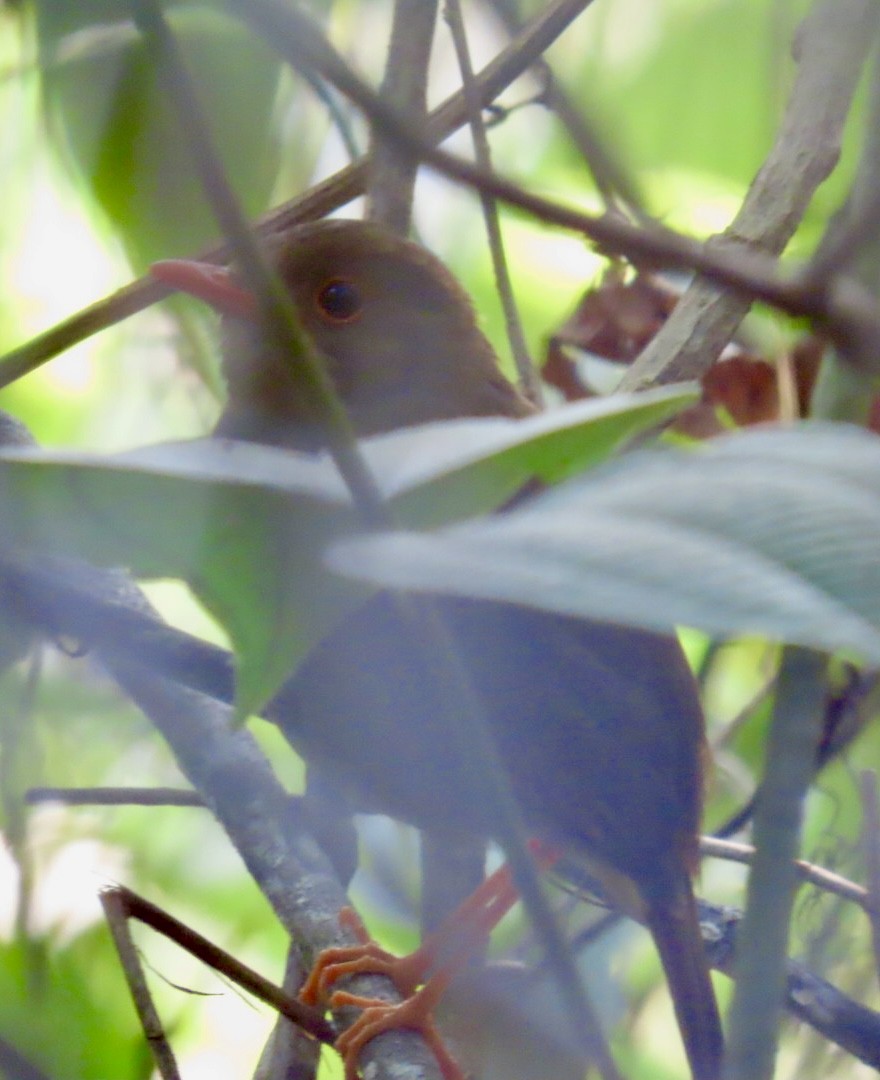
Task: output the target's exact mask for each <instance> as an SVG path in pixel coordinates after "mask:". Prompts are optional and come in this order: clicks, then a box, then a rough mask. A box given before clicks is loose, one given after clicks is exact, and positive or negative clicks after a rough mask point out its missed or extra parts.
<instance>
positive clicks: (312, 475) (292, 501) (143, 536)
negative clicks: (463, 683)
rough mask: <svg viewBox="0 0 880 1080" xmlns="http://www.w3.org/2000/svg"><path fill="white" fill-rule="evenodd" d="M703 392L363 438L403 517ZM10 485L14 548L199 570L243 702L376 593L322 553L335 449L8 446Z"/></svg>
mask: <svg viewBox="0 0 880 1080" xmlns="http://www.w3.org/2000/svg"><path fill="white" fill-rule="evenodd" d="M693 396H694V395H693V393H692V392H691V391H690V390H687V389H686V390H681V389H680V388H672V389H664V390H659V391H654V392H652V393H650V394H641V395H636V396H632V397H618V398H615V399H613V400H608V401H601V400H600V401H590V402H579V403H578V404H576V405H573V406H569V407H567V408H565V409H560V410H558V411H556V412H554V413H550V414H546V415H541V416H536V417H533V418H531V419H529V420H524V421H512V420H503V419H500V420H496V419H486V420H467V421H455V422H451V423H447V424H431V425H427V426H426V427H423V428H411V429H407V430H404V431H399V432H394V433H393V434H391V435H386V436H382V437H380V438H376V439H372V440H367V441H366V442H365V443H364V444H363V445H364V452H365V454H366V456H367V459H368V462H369V464H370V466H371V467H372V468H373V470H374V471H375V473H376V476H377V478H378V480H379V482H380V484H381V486H382V488H383V491H384V493H385V494H386V496H387V497H388V498H389V499H390V500H391V502H392V506H393V507H394V509H395V511H397V512H399V514H400V519H401V520H402V521H403V522H404V523H405V524H407V525H410V526H424V525H426V524H427V525H436V524H446V523H448V522H450V521H455V520H460V519H461V518H463V517H465V516H468V515H470V514H474V513H482V512H488V511H491V510H493V509H495V508H497V507H498V506H500V505H501V504H502V503H504V502H505V501H506V500H507V499H508V498H510V497H511V496H512V495H513V494H515V493H516V492H517V491H518V490H519V489H520V488H521V487H522V486H523V484H525V483H526V482H527V481H528V480H530V479H532V478H534V477H539V478H541V479H543V480H554V479H556V478H558V477H564V476H567V475H569V474H570V473H571V472H572V471H573V470H574V469H575V468H577V467H583V466H584V465H586V464H590V463H594V462H595V461H597V460H599V459H601V458H602V457H605V456H607V455H608V454H609V453H610V452H611V451H612V450H613V449H614V448H615V447H616V446H617V445H619V444H620V442H621V441H622V440H624V439H625V438H627V437H629V436H631V435H633V434H635V433H636V432H637V431H639V430H643V429H645V428H647V427H650V426H653V425H656V424H657V423H658V422H659V421H660V420H662V419H663V418H665V417H667V416H669V415H671V414H672V413H674V412H675V411H676V410H677V409H680V408H681V407H682V406H684V405H686V404H688V403H689V402H690V401H692V400H693ZM0 498H2V504H3V506H4V507H5V518H4V528H3V542H4V543H5V544H6V545H7V547H12V548H13V549H15V550H17V551H25V552H28V553H29V554H33V553H36V552H40V553H43V554H52V555H61V556H65V555H77V556H80V557H83V558H87V559H90V560H92V561H95V562H97V563H100V564H102V565H105V566H106V565H110V566H113V565H124V566H126V567H127V568H128V569H130V570H132V571H133V572H134V573H135V574H137V575H139V576H143V577H179V578H183V579H184V580H186V581H187V582H189V583H190V585H191V586H192V587H193V589H194V590H195V591H196V593H197V594H198V596H199V597H200V599H201V600H202V601H203V602H204V603H205V605H206V606H207V607H208V608H209V609H210V610H211V612H212V613H213V614H214V615H215V616H216V617H217V618H218V619H219V620H220V621H221V622H222V623H223V624H224V625H225V626H226V627H227V629H228V631H229V633H230V636H231V638H232V640H233V642H234V644H235V647H236V652H237V654H238V657H239V661H240V669H239V674H240V681H239V687H238V697H239V706H240V708H241V709H242V710H244V711H247V710H252V709H255V708H257V706H258V705H259V704H261V703H262V702H263V701H265V700H266V698H267V697H268V696H270V695H271V694H272V693H273V692H274V691H275V690H276V689H277V688H278V686H279V685H280V684H281V682H282V681H283V680H284V679H285V678H286V677H287V676H288V675H289V674H290V672H291V670H292V669H293V668H294V667H295V665H296V664H297V663H298V661H299V659H300V658H301V657H302V656H303V655H304V654H305V652H306V651H307V650H308V649H309V648H310V647H311V645H313V644H314V642H315V641H316V640H318V638H320V637H321V636H322V635H323V634H324V633H325V632H326V631H327V630H328V629H329V627H330V626H331V625H332V623H333V622H334V621H335V620H336V619H337V618H339V617H340V615H341V614H342V613H343V612H344V611H345V610H346V608H347V607H348V606H349V605H351V604H353V603H355V602H357V601H358V600H359V599H361V598H362V597H363V596H364V595H365V590H364V588H363V586H360V585H359V586H357V587H354V586H353V585H352V583H351V582H350V581H347V580H345V579H342V578H339V577H338V576H336V575H334V574H331V573H329V572H328V571H327V570H326V568H325V567H324V565H323V562H322V553H323V551H324V549H325V548H326V546H327V544H328V543H329V542H330V540H331V539H332V538H334V537H337V536H339V535H340V534H341V533H343V532H351V531H352V530H353V529H354V528H355V527H356V520H355V515H354V511H353V509H352V507H351V504H350V501H349V498H348V494H347V491H346V489H345V486H344V484H343V482H342V479H341V478H340V476H339V474H338V473H337V471H336V469H335V466H334V465H333V464H332V462H331V461H330V459H329V458H328V457H327V456H326V455H322V456H317V455H310V454H297V453H294V452H288V451H283V450H277V449H273V448H269V447H262V446H253V445H246V444H236V443H226V442H220V441H214V440H204V441H196V442H191V443H183V444H166V445H163V446H155V447H150V448H147V449H144V450H139V451H136V452H133V453H129V454H125V455H120V456H118V457H115V458H101V457H94V456H88V455H75V454H65V453H60V454H59V453H50V452H46V451H39V450H30V451H27V450H26V451H9V452H8V454H6V455H4V457H3V460H2V463H0Z"/></svg>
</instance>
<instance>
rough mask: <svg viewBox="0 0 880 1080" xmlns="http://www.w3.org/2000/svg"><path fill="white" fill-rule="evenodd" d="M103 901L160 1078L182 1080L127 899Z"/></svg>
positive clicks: (110, 895)
mask: <svg viewBox="0 0 880 1080" xmlns="http://www.w3.org/2000/svg"><path fill="white" fill-rule="evenodd" d="M100 899H101V904H102V906H103V908H104V915H105V917H106V919H107V925H108V926H109V928H110V935H111V937H112V938H113V944H114V945H115V946H116V953H117V955H118V957H119V962H120V964H121V966H122V972H123V974H124V975H125V981H126V982H127V983H128V989H129V992H130V993H131V998H132V1001H133V1002H134V1007H135V1011H136V1012H137V1014H138V1019H139V1020H140V1024H141V1031H143V1033H144V1037H145V1038H146V1040H147V1045H148V1046H149V1048H150V1052H151V1053H152V1055H153V1061H154V1062H155V1064H156V1068H157V1069H158V1070H159V1075H160V1076H161V1077H162V1080H181V1078H180V1070H179V1069H178V1068H177V1061H176V1059H175V1057H174V1051H173V1050H172V1049H171V1044H170V1043H169V1041H168V1036H167V1035H166V1034H165V1028H164V1026H163V1024H162V1021H161V1019H160V1017H159V1013H158V1012H157V1011H156V1006H155V1004H154V1003H153V996H152V994H151V993H150V988H149V987H148V986H147V979H146V976H145V974H144V967H143V964H142V963H141V958H140V956H139V955H138V951H137V948H136V947H135V944H134V940H133V939H132V936H131V930H130V929H129V926H128V915H127V912H126V910H125V904H124V895H123V894H122V893H121V892H119V891H117V890H107V891H106V892H102V893H101V895H100Z"/></svg>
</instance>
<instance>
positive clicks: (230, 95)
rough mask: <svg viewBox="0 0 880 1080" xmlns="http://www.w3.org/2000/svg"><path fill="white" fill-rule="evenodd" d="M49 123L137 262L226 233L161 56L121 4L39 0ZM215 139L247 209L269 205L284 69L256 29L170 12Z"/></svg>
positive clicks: (209, 15) (140, 266)
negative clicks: (158, 62) (198, 170)
mask: <svg viewBox="0 0 880 1080" xmlns="http://www.w3.org/2000/svg"><path fill="white" fill-rule="evenodd" d="M37 16H38V18H37V32H38V39H39V47H40V58H41V65H42V71H43V86H44V92H45V97H46V103H47V106H48V110H49V116H50V120H51V121H52V123H51V124H50V131H51V132H52V134H53V135H54V138H55V143H56V148H61V149H63V151H64V152H66V153H67V154H69V156H70V158H71V159H72V164H73V166H74V168H75V170H76V172H77V174H78V175H79V176H80V177H81V178H82V179H83V180H84V182H85V184H86V186H87V188H88V190H89V192H90V194H91V197H92V198H93V199H94V200H95V201H96V202H97V203H98V205H99V206H100V207H101V208H102V209H103V211H104V212H105V213H106V214H107V216H108V218H109V220H110V221H111V223H112V224H113V225H114V226H115V227H116V228H118V229H119V230H120V232H121V234H122V238H123V241H124V242H125V245H126V247H127V249H128V251H129V254H130V256H131V258H132V262H133V264H134V266H135V268H136V269H137V270H139V271H143V270H145V269H146V267H147V266H148V265H149V264H150V263H151V262H154V261H155V260H156V259H161V258H167V257H168V256H169V255H174V254H178V255H184V254H192V253H193V252H195V251H198V250H200V249H202V248H204V247H205V246H206V245H207V244H208V243H209V242H210V241H212V240H214V239H215V238H216V236H217V226H216V223H215V221H214V217H213V214H212V213H211V211H210V209H209V208H208V206H207V203H206V201H205V197H204V193H203V191H202V187H201V184H200V183H199V181H198V179H197V177H196V174H195V172H194V169H193V163H192V153H191V149H190V146H189V144H188V143H187V142H186V140H185V139H184V137H183V134H182V132H181V130H180V127H179V124H178V120H177V116H176V110H175V108H174V103H173V102H172V101H171V100H170V99H169V97H168V94H167V92H166V90H165V88H164V86H163V85H162V75H161V72H160V71H158V70H157V69H156V67H155V63H154V59H153V57H152V55H151V54H150V52H149V51H148V49H147V48H146V47H145V45H144V43H143V42H142V40H141V39H140V36H139V35H138V34H137V32H136V31H135V28H134V26H133V24H132V23H131V21H130V18H131V12H130V6H129V5H128V4H127V3H122V2H119V0H87V2H85V3H77V4H70V3H67V2H66V0H38V3H37ZM168 18H169V21H170V22H171V24H172V26H173V28H174V29H175V31H176V33H177V37H178V41H179V43H180V45H181V47H182V48H183V50H184V53H185V56H186V59H187V61H188V64H189V68H190V70H191V72H192V74H193V76H194V78H195V79H196V82H197V84H198V89H199V98H200V101H201V104H202V106H203V108H204V110H205V112H206V114H207V116H208V118H209V122H210V125H211V135H212V138H213V139H214V141H215V144H216V146H217V147H218V150H219V152H220V155H221V159H222V161H223V163H224V165H225V168H226V170H227V175H228V176H229V179H230V182H231V183H232V186H233V188H234V190H235V191H236V193H237V195H238V197H239V198H240V199H241V202H242V205H243V207H244V209H245V212H246V213H248V214H249V215H256V214H258V213H260V212H261V211H263V210H265V209H266V206H267V200H268V198H269V194H270V192H271V189H272V185H273V182H274V178H275V171H276V167H277V160H278V148H277V145H276V141H275V138H274V134H273V126H272V115H273V110H274V106H275V99H276V94H277V91H278V81H279V77H280V71H281V66H280V63H279V61H278V60H277V58H276V57H275V56H274V55H273V54H272V53H271V52H270V51H269V50H268V49H267V48H265V47H264V46H263V45H262V44H261V43H260V42H259V41H258V40H257V39H256V38H254V37H253V36H252V35H249V34H246V33H244V32H243V31H242V29H241V28H240V26H239V25H237V24H236V23H234V22H232V21H231V20H229V19H227V18H226V17H225V16H223V15H221V14H219V13H217V12H215V11H212V10H210V9H205V8H198V9H192V8H185V7H176V8H174V9H173V10H171V11H169V13H168Z"/></svg>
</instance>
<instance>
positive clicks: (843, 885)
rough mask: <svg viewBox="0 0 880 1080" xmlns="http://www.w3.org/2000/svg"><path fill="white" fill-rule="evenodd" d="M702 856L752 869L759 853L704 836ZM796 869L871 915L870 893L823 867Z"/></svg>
mask: <svg viewBox="0 0 880 1080" xmlns="http://www.w3.org/2000/svg"><path fill="white" fill-rule="evenodd" d="M700 854H701V855H706V856H708V857H710V858H713V859H725V860H726V861H727V862H736V863H742V864H743V865H745V866H751V865H752V863H753V862H754V859H755V849H754V847H753V846H752V845H751V844H740V843H737V842H735V841H733V840H721V839H719V838H718V837H717V836H703V837H701V838H700ZM794 866H795V869H796V871H797V874H798V877H800V878H801V880H802V881H808V882H809V883H810V884H811V885H815V886H817V887H818V888H820V889H824V890H825V892H830V893H834V894H835V896H840V897H842V898H843V899H844V900H849V901H850V902H851V903H853V904H857V905H858V906H859V907H860V908H862V910H863V911H869V910H870V906H871V900H870V896H869V894H868V890H867V889H864V888H862V886H861V885H857V884H856V883H855V882H854V881H849V880H848V879H847V878H845V877H842V876H841V875H840V874H835V873H834V872H833V871H831V870H826V869H825V868H824V867H823V866H817V865H816V864H815V863H810V862H806V861H805V860H804V859H795V860H794Z"/></svg>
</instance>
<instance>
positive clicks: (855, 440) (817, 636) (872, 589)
mask: <svg viewBox="0 0 880 1080" xmlns="http://www.w3.org/2000/svg"><path fill="white" fill-rule="evenodd" d="M878 535H880V440H878V439H877V438H876V436H874V435H872V434H870V433H866V432H863V431H861V430H859V429H856V428H851V427H847V426H845V425H839V426H834V425H818V424H816V425H812V424H804V425H801V426H799V427H797V428H793V429H779V430H773V431H755V432H743V433H737V434H734V435H731V436H728V437H726V438H723V439H719V440H717V441H716V442H715V443H713V444H711V445H710V446H707V447H704V448H702V449H701V450H699V451H691V452H685V451H671V450H665V451H660V450H654V451H645V452H642V453H638V454H633V455H630V456H628V457H626V458H623V459H621V460H619V461H617V462H616V463H614V464H613V465H611V466H608V467H606V468H603V469H600V470H596V471H594V472H593V473H591V474H589V475H588V476H586V477H582V478H579V479H576V480H574V481H571V482H569V483H567V484H564V485H561V486H560V487H558V488H556V489H554V490H552V491H550V492H548V493H546V494H545V495H543V496H541V497H539V498H537V499H534V500H533V501H532V502H531V503H530V504H528V505H527V506H524V507H522V508H520V509H518V510H514V511H512V512H510V513H508V514H505V515H502V516H499V517H496V518H492V519H489V520H486V521H475V522H468V523H464V524H460V525H457V526H454V527H450V528H448V529H446V530H444V531H443V532H439V533H437V534H435V535H431V536H419V535H413V534H407V533H395V534H390V535H386V536H377V537H370V538H364V539H358V540H352V541H349V542H346V543H344V544H339V545H338V546H337V547H336V549H335V550H334V551H333V552H332V553H331V558H330V562H331V565H332V566H334V567H335V568H337V569H339V570H342V571H344V572H346V573H349V574H351V575H352V576H355V577H357V578H359V579H362V580H368V581H370V582H373V583H377V584H382V585H393V586H398V587H406V588H414V589H426V590H431V591H438V592H452V593H456V594H459V595H464V596H479V597H484V598H487V599H494V600H502V601H508V602H513V603H520V604H528V605H531V606H534V607H539V608H544V609H548V610H553V611H559V612H561V613H564V614H570V615H579V616H587V617H592V618H599V619H607V620H613V621H617V622H622V623H631V624H633V625H638V626H645V627H648V628H650V629H657V630H666V629H670V628H672V627H674V626H676V625H678V624H684V625H690V626H695V627H699V628H701V629H703V630H706V631H708V632H709V633H711V634H715V635H722V636H723V635H729V634H736V633H743V632H758V633H762V634H765V635H767V636H769V637H774V638H779V639H781V640H784V641H791V642H797V643H801V644H804V645H807V646H813V647H817V648H821V649H829V650H833V649H846V650H852V651H853V652H855V653H857V654H858V655H860V656H861V657H863V658H865V659H866V660H869V661H871V662H878V661H880V557H878V549H877V537H878Z"/></svg>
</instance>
